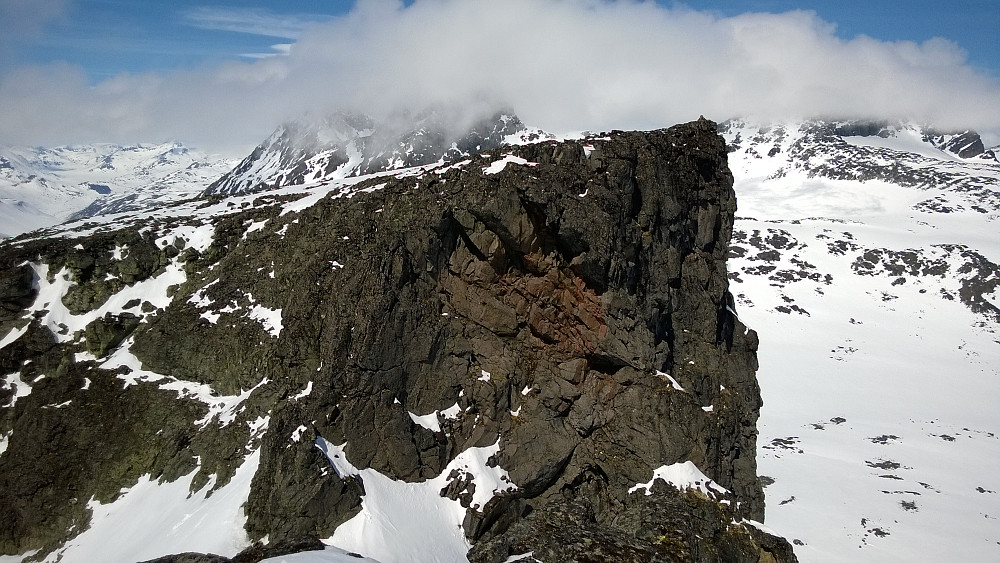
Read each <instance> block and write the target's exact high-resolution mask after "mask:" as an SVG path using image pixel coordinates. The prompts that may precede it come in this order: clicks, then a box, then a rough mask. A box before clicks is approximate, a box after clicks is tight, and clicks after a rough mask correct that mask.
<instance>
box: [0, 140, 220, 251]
mask: <svg viewBox="0 0 1000 563" xmlns="http://www.w3.org/2000/svg"><path fill="white" fill-rule="evenodd" d="M233 165H234V162H233V161H232V160H230V159H226V158H222V157H218V156H209V155H206V154H203V153H200V152H198V151H194V150H190V149H188V148H187V147H184V146H183V145H179V144H176V143H166V144H157V145H154V144H149V145H147V144H141V145H132V146H121V145H113V144H94V145H81V146H71V147H57V148H23V147H20V148H18V147H0V237H9V236H15V235H18V234H21V233H24V232H27V231H31V230H34V229H38V228H41V227H48V226H51V225H55V224H57V223H61V222H63V221H65V220H67V219H70V218H71V217H87V216H93V215H99V214H102V213H107V212H113V211H129V210H137V209H143V208H148V207H155V206H158V205H162V204H164V203H168V202H172V201H177V200H180V199H184V198H188V197H192V196H195V195H197V194H198V193H199V192H201V190H203V189H204V188H205V186H207V185H208V184H209V183H211V182H212V181H213V180H215V179H217V178H219V177H220V176H222V175H223V174H225V173H226V172H228V171H229V170H230V169H231V168H232V167H233Z"/></svg>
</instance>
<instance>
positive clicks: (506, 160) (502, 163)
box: [483, 154, 538, 174]
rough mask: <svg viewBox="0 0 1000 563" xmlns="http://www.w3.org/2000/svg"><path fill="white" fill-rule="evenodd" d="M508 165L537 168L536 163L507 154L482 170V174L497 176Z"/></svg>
mask: <svg viewBox="0 0 1000 563" xmlns="http://www.w3.org/2000/svg"><path fill="white" fill-rule="evenodd" d="M508 164H520V165H522V166H524V165H527V166H538V163H537V162H528V161H527V160H525V159H523V158H521V157H519V156H514V155H512V154H509V155H507V156H505V157H503V158H501V159H500V160H497V161H494V162H493V163H491V164H490V165H489V166H487V167H485V168H483V174H499V173H500V172H503V169H504V168H506V167H507V165H508Z"/></svg>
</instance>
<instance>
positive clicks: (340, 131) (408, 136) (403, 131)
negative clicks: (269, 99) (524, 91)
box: [206, 109, 526, 195]
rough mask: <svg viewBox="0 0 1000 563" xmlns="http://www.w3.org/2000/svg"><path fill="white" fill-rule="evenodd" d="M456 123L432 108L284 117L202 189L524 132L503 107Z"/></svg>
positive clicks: (294, 179)
mask: <svg viewBox="0 0 1000 563" xmlns="http://www.w3.org/2000/svg"><path fill="white" fill-rule="evenodd" d="M461 122H462V119H461V118H460V117H459V116H457V115H455V114H453V113H452V112H446V111H443V110H437V109H433V110H427V111H425V112H422V113H419V114H417V115H412V116H411V115H401V116H396V118H394V119H391V120H386V121H383V122H376V121H375V120H374V119H372V118H371V117H369V116H367V115H362V114H354V113H345V112H338V113H335V114H332V115H330V116H327V117H324V118H322V119H314V120H311V121H307V122H303V121H295V122H289V123H285V124H284V125H282V126H280V127H278V129H277V130H276V131H275V132H274V133H273V134H272V135H271V136H270V137H268V138H267V139H266V140H265V141H264V142H263V143H261V144H260V145H258V146H257V148H256V149H254V151H253V152H252V153H251V154H250V155H249V156H247V157H246V158H244V159H243V161H241V162H240V163H239V164H238V165H237V166H236V167H235V168H234V169H233V170H232V171H231V172H230V173H228V174H226V175H225V176H224V177H222V178H220V179H219V180H218V181H216V182H214V183H213V184H212V185H211V186H209V188H208V189H207V190H206V193H207V194H209V195H233V194H239V193H247V192H255V191H261V190H267V189H274V188H276V187H280V186H290V185H297V184H306V183H309V182H317V181H322V180H337V179H343V178H349V177H354V176H362V175H365V174H372V173H375V172H381V171H384V170H399V169H403V168H408V167H412V166H420V165H424V164H431V163H434V162H438V161H442V162H443V161H445V160H448V161H453V160H457V159H459V158H461V157H463V156H466V155H468V154H471V153H475V152H482V151H486V150H489V149H492V148H495V147H498V146H500V145H501V144H503V143H504V142H505V139H507V137H509V136H513V135H517V134H519V133H522V132H526V129H525V127H524V125H523V124H521V121H520V120H519V119H518V118H517V117H516V116H514V115H512V114H507V113H502V112H501V113H497V114H495V115H492V116H490V117H488V118H485V119H480V120H476V121H474V122H473V123H472V124H471V125H466V124H461Z"/></svg>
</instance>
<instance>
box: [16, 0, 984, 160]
mask: <svg viewBox="0 0 1000 563" xmlns="http://www.w3.org/2000/svg"><path fill="white" fill-rule="evenodd" d="M997 29H1000V1H998V0H955V1H953V2H940V1H928V0H909V1H907V2H883V1H877V0H867V1H855V0H840V1H833V0H831V1H822V0H814V1H808V0H801V1H788V0H756V1H754V0H751V1H743V2H738V1H735V0H689V1H687V2H683V3H682V2H674V1H669V0H662V1H656V2H653V1H646V2H641V1H637V0H505V1H503V2H499V1H496V0H407V1H405V2H404V1H401V0H357V2H355V1H354V0H326V1H324V0H312V1H309V0H289V1H284V2H278V1H270V2H267V1H265V2H252V3H251V2H247V1H238V0H219V1H214V2H211V1H210V2H207V3H206V2H194V1H191V0H174V1H172V2H166V1H159V0H150V1H144V2H135V1H126V0H0V143H3V144H43V145H59V144H74V143H85V142H96V141H100V142H140V141H142V142H160V141H166V140H173V141H181V142H185V143H188V144H192V145H194V146H199V147H201V148H206V149H209V150H215V151H221V152H232V153H234V154H235V153H237V152H240V151H244V150H246V149H247V148H248V147H252V146H253V145H254V144H256V143H257V142H259V141H260V140H262V139H263V138H264V137H266V136H267V135H268V134H269V133H270V131H272V130H273V129H274V128H275V127H276V126H277V125H278V124H280V123H281V122H282V121H284V120H288V119H296V118H302V117H303V116H307V115H318V114H322V113H324V112H330V111H335V110H338V109H350V110H357V111H365V112H368V113H371V114H374V115H376V116H378V115H380V114H387V113H390V112H393V111H398V110H399V109H403V108H406V109H412V110H419V109H422V108H423V107H426V106H428V105H433V104H453V105H460V106H462V107H466V108H469V109H470V115H471V114H474V113H476V112H482V111H488V110H489V109H495V108H497V107H500V106H505V107H509V108H511V109H513V110H514V111H516V112H517V113H518V114H519V115H520V117H521V118H522V120H524V121H525V122H526V123H529V124H531V125H534V126H538V127H542V128H544V129H548V130H553V131H559V132H565V131H571V130H581V129H591V130H601V129H611V128H615V129H626V128H640V129H649V128H656V127H664V126H668V125H671V124H673V123H676V122H680V121H686V120H690V119H696V118H697V117H698V116H699V115H705V116H706V117H709V118H711V119H716V120H723V119H728V118H730V117H738V116H752V117H758V118H761V119H781V118H788V119H796V118H802V117H813V116H821V117H832V118H849V117H864V118H872V117H875V118H889V119H909V120H914V121H917V122H920V123H926V124H931V125H935V126H937V127H941V128H958V129H962V128H967V127H968V128H975V129H978V130H980V131H981V132H984V133H985V134H986V135H987V137H988V138H996V139H997V142H1000V40H998V38H997V35H998V34H997V32H996V30H997Z"/></svg>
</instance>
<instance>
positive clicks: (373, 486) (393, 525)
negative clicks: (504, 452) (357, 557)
mask: <svg viewBox="0 0 1000 563" xmlns="http://www.w3.org/2000/svg"><path fill="white" fill-rule="evenodd" d="M346 446H347V444H346V443H345V444H342V445H340V446H336V445H333V444H331V443H329V442H327V441H326V440H325V439H323V438H321V437H320V438H317V439H316V447H318V448H319V449H320V450H322V451H323V453H325V454H326V456H327V459H329V460H330V464H331V465H332V466H333V468H334V471H336V472H337V474H338V475H339V476H341V478H342V479H343V478H346V477H349V476H350V477H358V478H360V479H362V481H363V483H364V489H365V495H364V496H363V497H361V512H360V513H359V514H357V515H356V516H355V517H354V518H352V519H351V520H348V521H347V522H345V523H343V524H341V525H340V527H338V528H337V530H336V531H335V532H334V535H333V536H332V537H330V538H329V539H327V540H325V542H326V543H329V544H332V545H334V546H337V547H339V548H341V549H345V550H347V551H351V552H355V553H360V554H362V555H365V556H367V557H371V558H373V559H376V560H378V561H381V562H382V563H394V562H410V561H426V562H442V563H444V562H453V561H465V560H466V553H467V552H468V550H469V548H470V547H471V546H470V544H469V542H468V540H466V538H465V533H464V531H463V529H462V522H463V521H464V520H465V514H466V509H465V508H463V507H462V505H461V504H460V503H459V501H457V500H451V499H449V498H447V497H442V496H441V490H442V489H444V488H445V487H447V486H448V484H449V476H450V475H452V473H453V472H458V473H459V474H461V475H463V476H468V477H469V478H471V480H472V482H473V483H474V484H475V491H474V492H473V498H472V504H471V506H472V507H474V508H475V507H482V506H485V504H486V503H487V502H488V501H489V500H490V499H491V498H493V497H494V496H495V495H496V494H498V493H500V492H503V491H511V490H514V489H515V488H516V487H515V486H514V484H513V483H511V482H510V479H509V476H508V475H507V472H506V471H505V470H503V469H502V468H500V467H490V466H489V465H488V464H487V462H488V460H489V459H490V457H491V456H494V455H496V453H497V452H499V451H500V442H499V440H498V441H497V442H496V443H495V444H493V445H492V446H487V447H484V448H470V449H468V450H465V451H464V452H462V453H461V454H459V455H458V456H457V457H456V458H455V459H454V460H453V461H452V462H451V463H449V464H448V466H447V467H446V468H445V469H444V471H443V472H442V473H441V474H440V475H439V476H437V477H435V478H433V479H429V480H427V481H424V482H421V483H406V482H403V481H397V480H395V479H392V478H390V477H388V476H385V475H383V474H381V473H379V472H378V471H375V470H374V469H371V468H368V469H358V468H356V467H354V466H353V465H352V464H351V463H350V462H349V461H348V459H347V456H346V455H345V453H344V450H345V448H346Z"/></svg>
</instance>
